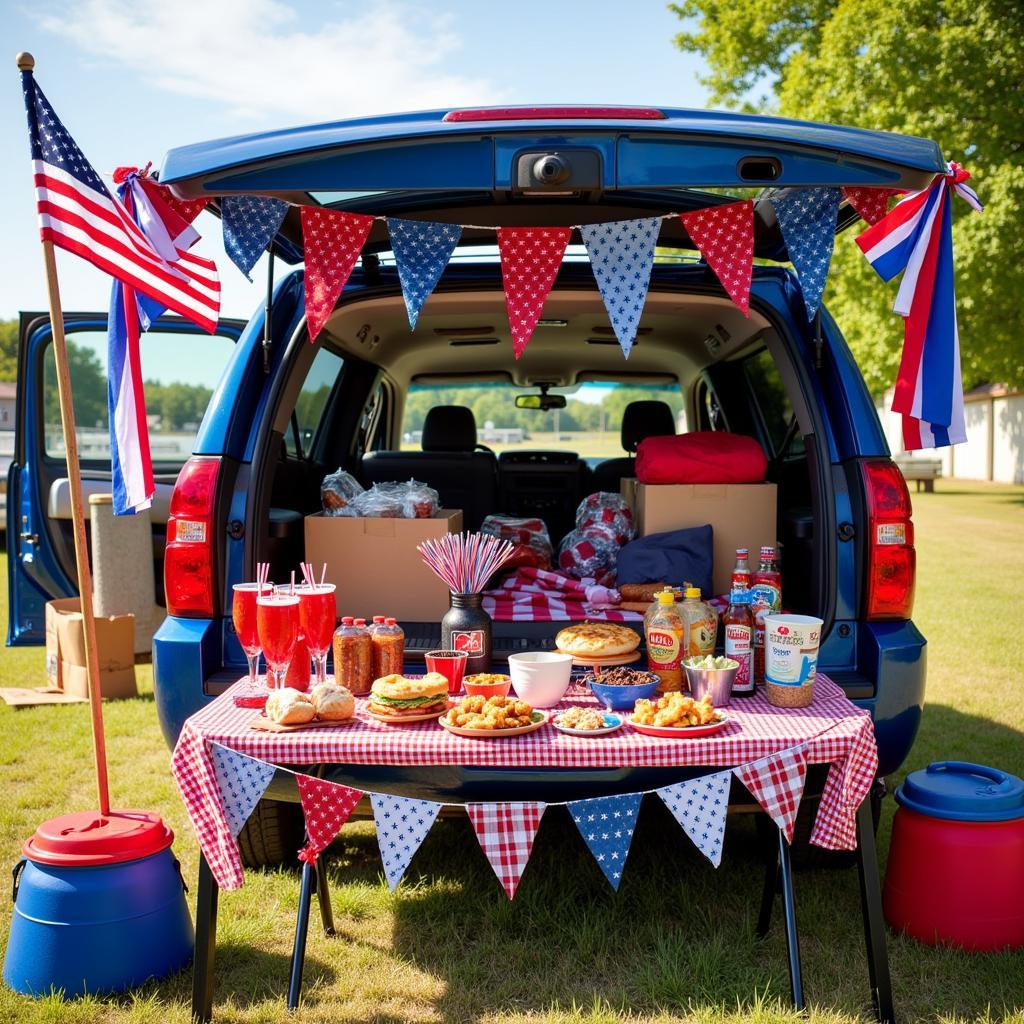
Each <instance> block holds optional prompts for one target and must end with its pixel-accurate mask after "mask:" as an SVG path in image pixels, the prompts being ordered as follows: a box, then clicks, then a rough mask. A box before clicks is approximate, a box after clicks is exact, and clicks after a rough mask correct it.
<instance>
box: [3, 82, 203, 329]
mask: <svg viewBox="0 0 1024 1024" xmlns="http://www.w3.org/2000/svg"><path fill="white" fill-rule="evenodd" d="M21 78H22V89H23V91H24V93H25V107H26V110H27V112H28V129H29V140H30V143H31V150H32V170H33V174H34V176H35V186H36V203H37V207H38V210H39V229H40V234H41V236H42V238H43V239H44V241H51V242H53V244H54V245H57V246H60V247H61V248H62V249H66V250H68V252H73V253H75V254H76V255H77V256H81V257H82V258H83V259H86V260H88V261H89V262H90V263H92V264H93V265H94V266H95V267H98V268H99V269H100V270H103V271H105V272H106V273H108V274H110V275H111V276H112V277H115V278H117V279H118V280H119V281H122V282H123V283H124V284H126V285H128V286H130V287H131V288H134V289H136V290H137V291H138V292H140V293H141V294H142V295H146V296H149V297H150V298H152V299H153V300H154V301H155V302H158V303H160V305H162V306H163V307H164V308H166V309H170V310H172V311H173V312H175V313H179V314H180V315H181V316H184V317H186V318H187V319H189V320H191V321H193V322H194V323H196V324H198V325H199V326H200V327H204V328H206V330H208V331H213V330H215V329H216V327H217V316H218V314H219V312H220V280H219V279H218V277H217V269H216V267H215V266H214V263H213V261H212V260H208V259H204V258H203V257H201V256H195V255H192V254H189V253H188V252H186V251H184V250H183V249H181V248H177V249H176V252H177V258H176V259H173V260H172V259H168V258H166V256H167V255H169V254H165V255H161V254H160V252H158V251H157V249H156V248H155V247H154V246H153V245H152V244H151V243H150V241H149V240H148V239H147V238H146V236H145V235H144V234H143V232H142V230H141V229H140V228H139V226H138V225H137V224H136V223H135V221H134V220H133V219H132V217H131V216H130V215H129V214H128V212H127V211H126V210H125V208H124V206H123V205H122V203H121V202H120V201H119V200H118V199H117V198H115V197H114V196H113V195H112V194H111V192H110V191H109V190H108V189H107V187H106V186H105V185H104V184H103V182H102V180H101V179H100V176H99V175H98V174H97V173H96V171H95V170H94V169H93V167H92V165H91V164H90V163H89V161H88V160H86V158H85V156H84V155H83V154H82V151H81V150H80V149H79V148H78V146H77V145H76V144H75V140H74V139H73V138H71V136H70V134H69V133H68V131H67V129H66V128H65V127H64V125H63V124H61V122H60V118H58V117H57V115H56V114H55V113H54V110H53V107H51V106H50V104H49V101H48V100H47V99H46V97H45V96H44V95H43V93H42V90H41V89H40V88H39V86H38V85H37V84H36V81H35V76H34V75H33V74H32V72H31V71H23V72H22V76H21Z"/></svg>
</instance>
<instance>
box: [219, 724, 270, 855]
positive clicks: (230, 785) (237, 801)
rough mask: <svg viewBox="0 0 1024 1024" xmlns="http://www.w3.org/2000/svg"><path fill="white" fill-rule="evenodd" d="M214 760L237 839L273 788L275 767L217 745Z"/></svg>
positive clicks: (227, 816) (221, 797)
mask: <svg viewBox="0 0 1024 1024" xmlns="http://www.w3.org/2000/svg"><path fill="white" fill-rule="evenodd" d="M211 757H212V760H213V777H214V779H215V780H216V783H217V792H218V793H219V794H220V804H221V807H222V808H223V809H224V817H225V818H226V819H227V823H228V828H229V829H231V834H232V835H233V836H234V837H235V838H236V839H237V838H238V833H239V832H241V831H242V827H243V826H244V825H245V823H246V821H247V820H248V818H249V815H250V814H252V810H253V808H254V807H255V806H256V804H258V803H259V800H260V797H261V796H263V794H264V793H265V792H266V790H267V786H269V785H270V780H271V779H272V778H273V777H274V771H275V768H274V766H273V765H272V764H267V763H266V762H265V761H257V760H256V759H255V758H253V757H247V756H246V755H245V754H239V753H238V752H237V751H236V750H229V749H228V748H227V747H222V746H220V745H219V744H216V743H215V744H213V749H212V751H211Z"/></svg>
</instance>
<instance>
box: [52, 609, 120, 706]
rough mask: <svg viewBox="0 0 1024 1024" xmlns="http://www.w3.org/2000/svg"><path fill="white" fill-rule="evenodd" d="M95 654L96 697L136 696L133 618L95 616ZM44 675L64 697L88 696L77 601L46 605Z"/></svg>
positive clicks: (83, 637) (87, 674)
mask: <svg viewBox="0 0 1024 1024" xmlns="http://www.w3.org/2000/svg"><path fill="white" fill-rule="evenodd" d="M51 645H52V646H51ZM96 650H97V655H98V657H99V669H100V693H101V694H102V695H103V696H104V697H107V698H111V699H115V698H118V697H134V696H136V694H137V693H138V690H137V689H136V686H135V616H134V615H112V616H109V617H103V616H96ZM51 659H52V662H53V664H52V674H51ZM46 674H47V678H48V679H50V681H51V683H55V684H56V685H57V686H59V687H60V689H61V690H63V691H64V693H67V694H71V695H73V696H77V697H88V696H89V673H88V670H87V669H86V667H85V628H84V620H83V618H82V612H81V603H80V602H79V600H78V598H77V597H74V598H65V599H62V600H59V601H49V602H47V605H46Z"/></svg>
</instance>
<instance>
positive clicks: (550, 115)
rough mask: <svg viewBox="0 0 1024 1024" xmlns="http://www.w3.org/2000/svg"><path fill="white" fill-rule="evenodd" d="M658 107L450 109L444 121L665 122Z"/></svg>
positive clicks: (662, 112) (663, 112) (662, 113)
mask: <svg viewBox="0 0 1024 1024" xmlns="http://www.w3.org/2000/svg"><path fill="white" fill-rule="evenodd" d="M666 117H667V115H666V113H665V111H663V110H658V109H657V108H655V107H471V108H469V109H466V110H449V111H448V113H447V114H445V115H444V117H443V118H442V120H444V121H561V120H564V119H569V120H582V121H598V120H609V121H664V120H665V119H666Z"/></svg>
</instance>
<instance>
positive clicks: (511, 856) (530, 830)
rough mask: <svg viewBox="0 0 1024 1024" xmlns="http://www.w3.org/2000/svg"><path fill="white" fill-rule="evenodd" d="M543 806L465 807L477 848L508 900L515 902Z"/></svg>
mask: <svg viewBox="0 0 1024 1024" xmlns="http://www.w3.org/2000/svg"><path fill="white" fill-rule="evenodd" d="M546 806H547V805H546V804H542V803H501V804H466V813H467V814H468V815H469V820H470V821H471V822H472V823H473V829H474V831H475V832H476V837H477V839H478V840H480V848H481V849H482V850H483V851H484V855H485V856H486V857H487V860H488V861H489V862H490V865H491V867H492V868H494V873H495V874H496V875H497V876H498V881H499V882H501V884H502V887H503V888H504V889H505V892H506V893H508V898H509V899H510V900H511V899H514V898H515V895H516V889H517V888H519V879H520V878H521V877H522V874H523V869H524V868H525V867H526V862H527V861H528V860H529V859H530V851H531V850H532V849H533V838H534V836H536V834H537V829H538V827H539V826H540V819H541V816H542V815H543V814H544V808H545V807H546Z"/></svg>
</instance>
